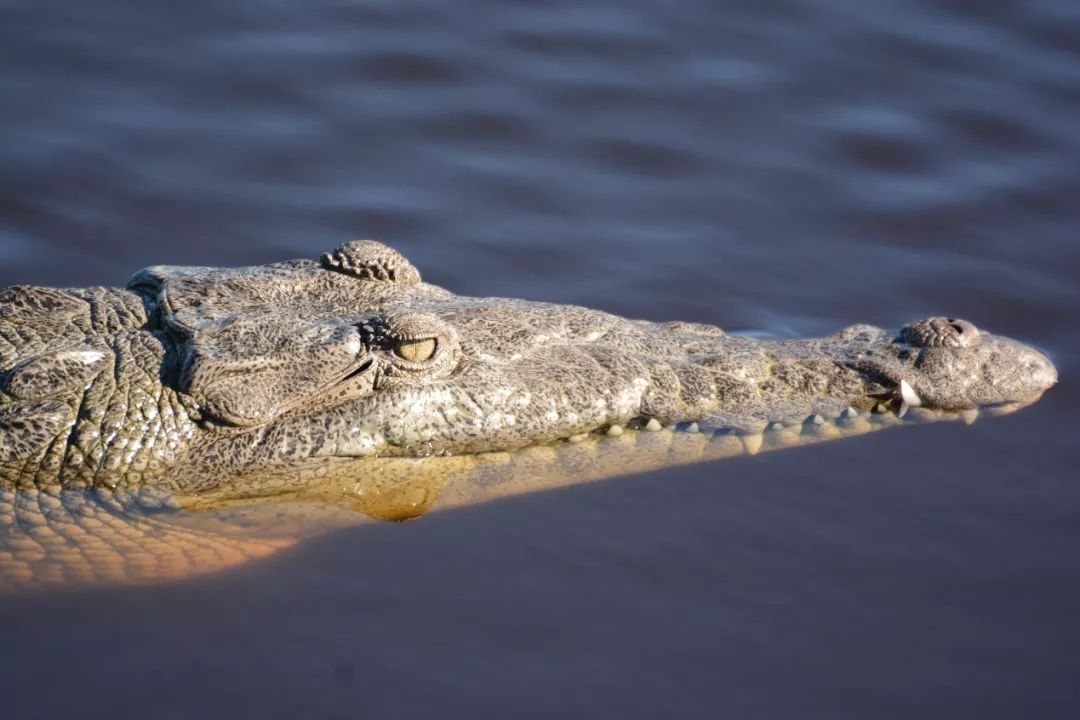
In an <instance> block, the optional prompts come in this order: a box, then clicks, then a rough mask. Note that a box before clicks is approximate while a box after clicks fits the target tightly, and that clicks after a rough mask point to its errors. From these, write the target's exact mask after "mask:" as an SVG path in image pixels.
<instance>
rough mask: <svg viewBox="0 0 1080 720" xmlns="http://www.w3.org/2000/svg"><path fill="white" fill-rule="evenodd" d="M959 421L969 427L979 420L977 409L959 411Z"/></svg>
mask: <svg viewBox="0 0 1080 720" xmlns="http://www.w3.org/2000/svg"><path fill="white" fill-rule="evenodd" d="M960 419H961V420H963V421H964V424H965V425H970V424H971V423H973V422H975V421H976V420H978V419H979V409H978V408H971V409H970V410H961V411H960Z"/></svg>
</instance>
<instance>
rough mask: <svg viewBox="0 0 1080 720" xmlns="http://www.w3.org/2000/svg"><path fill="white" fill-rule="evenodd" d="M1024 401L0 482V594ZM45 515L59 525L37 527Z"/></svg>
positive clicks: (235, 557) (110, 578)
mask: <svg viewBox="0 0 1080 720" xmlns="http://www.w3.org/2000/svg"><path fill="white" fill-rule="evenodd" d="M1035 399H1037V398H1033V399H1032V400H1030V401H1028V402H1024V403H1008V404H1003V405H997V406H988V407H984V408H981V409H979V410H966V411H961V412H947V411H940V410H933V409H928V408H924V407H910V403H909V409H908V410H907V412H905V413H904V414H903V415H902V416H901V415H900V414H899V413H898V412H897V411H896V409H893V408H891V407H886V406H885V405H884V404H881V407H880V408H878V407H875V409H876V410H878V411H877V412H874V411H870V412H860V411H856V410H854V408H851V409H846V410H844V411H842V412H840V413H839V414H836V415H832V416H828V417H827V416H825V415H822V414H814V415H811V416H808V417H806V418H805V419H803V420H802V421H801V422H797V423H779V422H777V423H772V424H770V425H769V426H768V427H767V428H765V429H763V430H762V431H760V432H757V433H752V434H738V433H737V432H735V431H733V430H732V429H731V428H727V427H713V426H710V425H708V424H703V423H684V424H679V425H669V426H666V427H665V426H664V425H663V424H661V423H660V422H659V421H657V420H656V419H655V418H650V419H648V420H644V421H643V422H634V423H630V424H627V425H625V426H622V425H619V426H607V427H606V428H598V429H597V430H596V431H595V432H592V433H585V434H582V435H575V436H573V437H570V438H566V439H565V440H560V441H555V442H551V443H545V444H542V445H533V446H529V447H525V448H522V449H519V450H514V451H502V452H486V453H478V454H474V455H459V456H449V457H428V458H412V457H374V458H356V459H345V458H337V459H334V458H323V459H321V460H318V461H312V462H310V463H306V464H304V465H302V466H300V467H295V468H284V467H283V468H280V469H278V470H277V471H271V472H265V471H264V472H260V473H258V474H256V475H252V476H238V477H235V478H232V482H229V483H225V484H224V485H223V487H222V488H221V490H220V491H217V492H208V493H202V494H200V495H198V496H186V497H185V496H175V495H172V494H170V493H169V492H168V491H164V490H141V491H132V492H125V491H117V492H115V493H105V494H102V493H100V492H95V491H75V490H62V489H56V490H54V491H31V492H22V491H11V490H6V491H5V490H2V489H0V525H4V524H5V523H4V522H3V521H4V520H5V519H6V520H7V521H8V522H7V523H6V526H7V527H8V528H9V529H11V532H10V533H9V534H8V535H3V534H2V533H0V594H2V591H3V589H4V588H5V587H6V588H7V589H9V590H15V591H19V590H21V589H25V588H37V589H41V588H46V587H52V586H56V587H67V588H70V587H73V586H76V585H83V584H142V583H151V582H160V581H163V580H175V579H180V578H183V577H189V576H192V575H199V574H203V573H208V572H215V571H218V570H222V569H224V568H226V567H230V566H235V565H237V564H241V563H244V562H247V561H249V560H251V559H253V558H255V557H260V556H266V555H270V554H273V553H275V552H278V551H280V550H281V549H284V548H286V547H289V546H291V545H293V544H295V543H296V542H297V541H299V540H302V539H304V538H308V537H313V536H317V535H321V534H323V533H326V532H328V531H330V530H332V529H335V528H341V527H345V526H348V525H354V524H357V523H360V522H365V521H367V519H374V520H381V521H388V520H389V521H402V520H409V519H412V518H416V517H418V516H420V515H423V514H425V513H427V512H431V511H438V510H446V509H452V508H457V507H463V506H469V505H475V504H479V503H483V502H489V501H493V500H498V499H502V498H507V497H512V496H517V495H524V494H529V493H536V492H541V491H546V490H553V489H557V488H561V487H568V486H574V485H581V484H584V483H589V482H595V481H600V480H606V479H609V478H614V477H619V476H623V475H631V474H637V473H643V472H649V471H653V470H659V469H663V468H668V467H674V466H679V465H689V464H694V463H704V462H710V461H718V460H722V459H725V458H734V457H736V456H740V455H758V454H759V453H765V452H769V451H772V450H783V449H791V448H796V447H801V446H809V445H814V444H817V443H820V442H827V441H829V440H834V439H843V438H848V437H855V436H858V435H862V434H867V433H870V432H874V431H877V430H881V429H885V428H889V427H896V426H903V425H914V424H919V423H931V422H941V421H950V420H962V421H964V422H966V423H971V422H974V421H975V420H976V419H977V418H979V417H983V416H993V415H1002V414H1006V413H1009V412H1012V411H1014V410H1017V409H1019V408H1021V407H1023V406H1024V405H1027V404H1029V403H1030V402H1034V400H1035ZM616 428H617V429H616ZM659 487H662V486H659ZM65 512H68V513H70V517H68V516H66V515H64V513H65ZM16 520H17V521H18V522H14V521H16ZM50 523H57V524H58V527H60V528H62V529H63V530H64V532H63V533H60V532H57V533H51V532H38V530H42V529H43V528H46V526H47V525H49V524H50ZM80 523H81V525H80ZM91 523H93V525H91ZM75 525H80V527H82V526H85V528H84V529H83V530H79V531H78V532H79V537H80V538H81V539H80V543H81V547H82V548H83V549H84V552H82V553H74V554H73V553H71V552H70V551H69V548H68V546H67V544H66V543H67V540H66V538H67V537H68V536H69V535H71V534H72V533H73V532H75V530H74V529H73V527H74V526H75ZM35 529H36V530H35ZM132 538H137V539H138V544H137V546H136V545H132V544H131V539H132ZM53 541H55V542H53ZM125 543H127V544H126V545H125Z"/></svg>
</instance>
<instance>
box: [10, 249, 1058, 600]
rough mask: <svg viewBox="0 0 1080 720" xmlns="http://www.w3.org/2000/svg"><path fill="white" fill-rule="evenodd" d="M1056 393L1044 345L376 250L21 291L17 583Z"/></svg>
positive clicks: (147, 563) (220, 549) (201, 566)
mask: <svg viewBox="0 0 1080 720" xmlns="http://www.w3.org/2000/svg"><path fill="white" fill-rule="evenodd" d="M1056 380H1057V374H1056V371H1055V370H1054V368H1053V365H1052V364H1051V363H1050V362H1049V360H1047V359H1046V357H1045V356H1043V355H1042V354H1041V353H1039V352H1038V351H1036V350H1034V349H1032V348H1030V347H1027V346H1025V345H1022V344H1021V343H1018V342H1015V341H1013V340H1009V339H1008V338H1003V337H999V336H994V335H991V334H989V333H985V332H980V331H978V330H977V329H976V328H975V327H974V326H973V325H971V324H970V323H967V322H965V321H962V320H954V319H947V318H931V319H929V320H924V321H920V322H916V323H912V324H910V325H907V326H905V327H903V328H901V329H900V330H899V331H897V332H887V331H885V330H882V329H880V328H875V327H871V326H866V325H857V326H853V327H850V328H847V329H845V330H842V331H840V332H839V333H837V334H836V335H833V336H830V337H827V338H821V339H815V340H783V341H763V340H754V339H750V338H745V337H735V336H729V335H727V334H725V333H724V332H723V331H721V330H720V329H718V328H715V327H711V326H706V325H693V324H688V323H677V322H673V323H650V322H644V321H635V320H626V319H623V318H619V317H617V316H613V315H610V314H607V313H603V312H598V311H594V310H588V309H585V308H580V307H573V306H563V305H551V304H545V303H535V302H525V301H521V300H513V299H497V298H496V299H491V298H487V299H485V298H469V297H461V296H456V295H453V294H452V293H450V292H448V291H446V290H444V289H442V288H438V287H435V286H433V285H429V284H426V283H423V282H422V281H421V279H420V274H419V272H418V271H417V270H416V269H415V268H414V267H413V266H412V265H411V264H410V263H409V262H408V261H407V260H405V259H404V258H403V257H401V256H400V255H399V254H397V253H396V252H394V251H393V250H391V249H390V248H387V247H386V246H383V245H381V244H379V243H375V242H372V241H360V242H352V243H347V244H345V245H343V246H341V247H340V248H338V249H337V250H335V251H334V252H332V253H328V254H326V255H324V256H323V258H322V260H321V262H320V263H315V262H310V261H302V260H298V261H291V262H286V263H278V264H274V265H266V266H258V267H250V268H239V269H234V270H221V269H212V268H179V267H155V268H148V269H146V270H143V271H141V272H140V273H138V274H137V275H136V276H135V277H134V278H133V279H132V281H131V283H130V284H129V286H128V288H127V289H123V290H121V289H106V288H90V289H82V290H52V289H47V288H34V287H14V288H9V289H8V290H6V291H3V292H2V293H0V488H6V489H4V490H3V492H2V494H0V577H6V578H7V579H8V581H9V582H10V583H15V584H18V585H23V584H27V583H31V584H32V583H43V582H46V581H47V580H48V579H53V580H59V581H64V582H68V583H71V582H76V581H79V580H90V579H96V580H103V579H112V580H125V581H137V580H146V579H153V578H164V577H181V576H186V575H189V574H192V573H196V572H205V571H208V570H211V569H216V568H220V567H225V566H228V565H230V564H235V563H237V562H241V561H243V560H245V559H247V558H250V557H255V556H259V555H264V554H267V553H269V552H273V551H275V550H276V549H278V548H280V547H282V546H285V545H288V544H291V543H292V542H295V541H296V540H297V539H298V538H300V537H303V536H304V535H305V534H309V533H310V532H314V531H324V529H325V528H326V527H331V526H334V525H335V523H336V524H340V523H347V522H354V521H355V519H354V517H355V514H354V513H351V512H344V513H343V514H342V511H340V509H339V510H337V511H335V512H334V513H331V514H332V515H333V518H329V517H328V516H327V512H329V511H327V510H320V511H318V512H316V513H315V516H316V517H317V518H318V520H317V521H312V522H307V521H302V522H298V523H296V524H294V526H293V527H291V528H290V529H282V528H281V522H280V517H278V516H275V520H274V522H273V523H271V524H272V525H273V526H274V527H275V528H277V529H276V530H275V531H274V532H273V533H271V534H270V535H269V536H267V535H265V533H260V532H254V531H253V530H252V529H251V523H244V527H245V528H246V529H244V530H243V531H237V530H236V528H235V527H234V525H233V524H232V523H230V522H228V521H221V520H220V518H219V514H220V512H222V509H221V508H222V507H224V505H223V503H228V502H242V503H244V504H245V505H244V507H245V509H244V511H243V512H244V513H248V514H250V513H255V514H257V513H258V512H259V511H258V510H256V509H255V508H260V507H264V506H265V503H266V502H267V500H266V499H267V498H270V497H275V496H276V497H278V498H280V497H282V496H284V497H287V498H291V499H293V500H296V499H301V500H305V501H316V502H317V503H318V504H319V507H324V508H325V507H334V508H337V507H338V506H340V505H341V504H342V503H345V504H347V505H349V506H358V509H360V510H362V511H363V512H365V513H367V514H368V515H372V516H375V517H380V518H390V519H401V518H404V517H410V516H413V515H416V514H419V513H420V512H422V511H423V510H424V509H425V508H426V507H428V505H429V504H430V502H431V500H432V499H433V498H434V497H436V496H438V495H439V494H440V491H441V493H442V495H443V498H444V499H443V502H442V505H444V506H445V505H450V506H452V505H457V504H464V503H468V502H478V501H481V500H485V499H488V498H490V497H495V496H499V495H501V494H507V493H513V492H525V491H531V490H534V489H540V488H543V487H548V486H551V485H557V484H562V483H565V482H579V481H584V480H589V479H598V478H602V477H610V476H612V475H616V474H624V473H628V472H637V471H642V470H647V469H653V468H656V467H662V466H664V465H670V464H678V463H684V462H695V461H699V460H703V459H711V458H713V457H722V456H724V454H725V453H726V454H731V452H732V451H734V450H738V451H742V450H743V449H745V450H748V451H751V452H756V451H757V450H759V449H762V448H763V447H764V448H766V449H769V448H773V447H781V446H785V445H793V444H799V443H801V442H810V441H816V440H818V439H823V438H826V437H829V436H830V435H832V436H843V435H850V434H858V433H859V432H865V431H867V430H869V429H876V428H877V427H882V426H885V425H887V424H889V423H890V422H894V421H895V422H900V421H899V420H896V418H897V415H898V414H903V413H905V412H906V411H907V410H908V408H909V407H911V406H915V407H918V410H917V411H913V412H912V413H909V414H908V417H910V416H912V415H914V414H915V413H916V412H918V413H921V414H922V416H923V417H925V418H930V419H940V418H941V417H944V416H946V415H949V414H951V415H953V416H955V415H956V414H957V413H963V415H964V417H967V418H970V417H971V413H972V411H973V410H974V409H975V408H978V407H981V406H999V407H1001V406H1006V405H1008V404H1016V403H1021V404H1023V403H1027V402H1031V401H1033V400H1034V399H1036V398H1037V397H1038V396H1039V395H1040V394H1041V393H1042V392H1043V391H1044V390H1045V389H1047V388H1048V387H1050V386H1051V385H1053V384H1054V383H1055V382H1056ZM871 410H876V411H877V414H876V415H874V414H871ZM887 419H888V420H887ZM624 429H625V430H626V431H627V433H626V436H624V437H618V436H619V435H620V434H621V433H623V432H624ZM661 429H663V430H662V431H661V432H648V431H660V430H661ZM677 429H678V430H687V429H689V430H699V431H700V432H696V433H692V432H676V430H677ZM763 433H764V434H763ZM729 434H730V436H729ZM602 435H611V436H613V437H611V438H608V439H604V440H599V441H598V440H597V439H596V438H597V437H600V436H602ZM665 438H667V440H664V439H665ZM688 438H689V439H688ZM792 438H794V439H792ZM567 440H569V441H570V442H565V441H567ZM583 440H584V441H585V442H582V441H583ZM620 443H621V444H620ZM628 443H629V444H628ZM699 445H700V447H699ZM611 447H615V448H621V450H622V451H620V452H618V453H611V452H607V451H606V450H605V448H611ZM589 448H596V451H595V452H593V453H592V454H591V455H590V454H589V452H588V449H589ZM658 448H659V449H658ZM718 448H727V450H725V451H724V452H721V451H720V450H718ZM508 451H509V452H508ZM623 451H625V452H623ZM583 453H584V454H583ZM348 458H352V459H353V460H352V461H346V459H348ZM418 478H419V479H418ZM320 488H321V489H320ZM327 488H330V489H329V490H327ZM343 488H345V489H343ZM417 488H419V489H417ZM416 493H419V497H421V500H416V499H415V496H416ZM256 497H258V498H262V500H261V501H259V502H256V501H255V500H253V499H252V498H256ZM403 498H404V499H403ZM410 498H412V499H410ZM448 498H449V499H448ZM327 503H328V504H329V505H327ZM174 506H176V507H174ZM179 506H187V507H188V508H196V509H199V510H201V511H204V512H201V513H199V514H196V515H189V514H188V512H187V511H181V510H178V509H177V507H179ZM230 507H232V506H230ZM290 507H291V506H290ZM207 510H210V511H211V512H209V514H208V513H207V512H205V511H207ZM235 511H236V510H235V507H233V508H232V509H231V510H229V512H235ZM290 513H292V514H295V512H294V511H290ZM335 513H336V514H335ZM192 518H197V519H196V520H192ZM255 526H256V527H258V526H259V523H255ZM178 549H186V550H183V551H180V550H178ZM208 558H210V559H208Z"/></svg>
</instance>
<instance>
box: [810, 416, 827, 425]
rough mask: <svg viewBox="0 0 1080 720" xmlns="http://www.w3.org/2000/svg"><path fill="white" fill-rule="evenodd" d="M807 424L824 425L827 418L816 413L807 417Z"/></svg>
mask: <svg viewBox="0 0 1080 720" xmlns="http://www.w3.org/2000/svg"><path fill="white" fill-rule="evenodd" d="M806 424H807V425H824V424H825V418H823V417H822V416H821V415H818V414H817V413H814V414H813V415H811V416H810V417H808V418H806Z"/></svg>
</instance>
